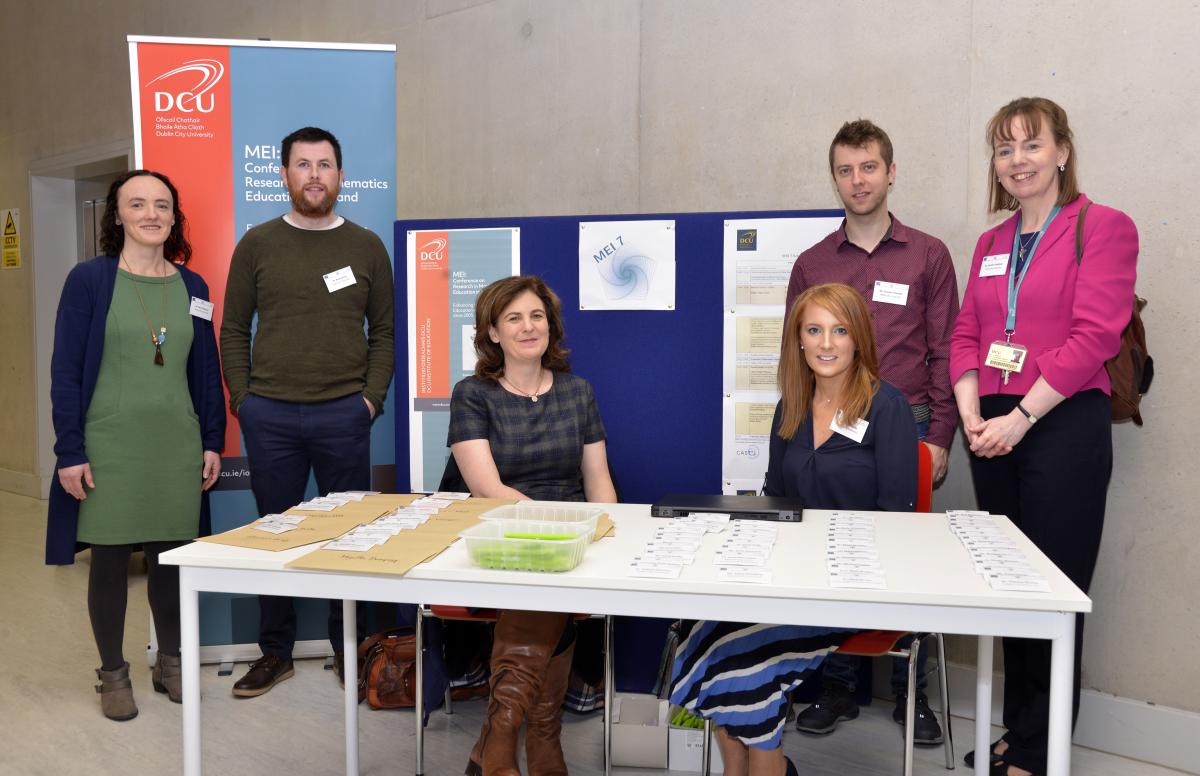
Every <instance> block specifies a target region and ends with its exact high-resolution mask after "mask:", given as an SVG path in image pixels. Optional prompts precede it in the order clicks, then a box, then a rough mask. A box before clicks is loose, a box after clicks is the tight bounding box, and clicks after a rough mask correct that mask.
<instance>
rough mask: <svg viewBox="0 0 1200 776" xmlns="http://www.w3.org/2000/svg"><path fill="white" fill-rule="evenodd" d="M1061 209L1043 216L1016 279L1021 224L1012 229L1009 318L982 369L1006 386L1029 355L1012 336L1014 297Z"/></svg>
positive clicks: (1015, 309)
mask: <svg viewBox="0 0 1200 776" xmlns="http://www.w3.org/2000/svg"><path fill="white" fill-rule="evenodd" d="M1060 210H1062V208H1060V207H1057V206H1055V208H1054V209H1053V210H1051V211H1050V215H1049V216H1047V217H1046V223H1044V224H1042V228H1041V231H1039V232H1038V234H1037V237H1035V238H1034V240H1033V245H1031V246H1029V258H1027V259H1026V260H1025V263H1024V266H1022V267H1021V274H1020V277H1018V276H1017V262H1018V258H1019V256H1018V254H1019V251H1020V249H1021V225H1020V223H1019V222H1018V223H1017V224H1016V225H1015V227H1014V229H1013V247H1012V253H1011V255H1010V256H1009V261H1008V316H1007V318H1006V319H1005V322H1004V341H1003V342H1001V341H999V340H997V341H995V342H993V343H992V345H991V347H989V348H988V353H987V358H986V359H985V360H984V362H983V363H984V365H985V366H990V367H992V368H993V369H999V370H1000V371H1001V373H1002V374H1003V377H1004V384H1005V385H1008V376H1009V375H1011V374H1012V373H1013V372H1016V373H1018V374H1020V372H1021V370H1022V369H1024V368H1025V360H1026V358H1025V357H1026V356H1027V355H1029V348H1027V347H1025V346H1024V345H1020V344H1018V343H1015V342H1013V339H1012V338H1013V335H1014V334H1016V333H1017V295H1018V294H1019V293H1020V292H1021V284H1022V283H1024V282H1025V273H1027V272H1029V266H1030V265H1031V264H1033V257H1034V254H1035V253H1036V252H1037V248H1038V243H1040V242H1041V241H1042V236H1043V235H1045V234H1046V229H1048V228H1049V227H1050V223H1051V222H1052V221H1054V217H1055V216H1057V215H1058V211H1060Z"/></svg>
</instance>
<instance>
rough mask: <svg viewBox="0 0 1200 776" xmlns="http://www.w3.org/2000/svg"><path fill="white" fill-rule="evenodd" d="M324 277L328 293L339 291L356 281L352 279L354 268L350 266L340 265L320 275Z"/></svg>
mask: <svg viewBox="0 0 1200 776" xmlns="http://www.w3.org/2000/svg"><path fill="white" fill-rule="evenodd" d="M321 277H323V278H324V279H325V287H326V288H328V289H329V293H331V294H332V293H333V292H334V291H339V290H341V289H343V288H345V287H346V286H352V285H354V284H355V283H357V282H358V281H357V280H355V279H354V270H352V269H350V267H342V268H341V269H337V270H334V271H333V272H330V273H328V274H326V275H322V276H321Z"/></svg>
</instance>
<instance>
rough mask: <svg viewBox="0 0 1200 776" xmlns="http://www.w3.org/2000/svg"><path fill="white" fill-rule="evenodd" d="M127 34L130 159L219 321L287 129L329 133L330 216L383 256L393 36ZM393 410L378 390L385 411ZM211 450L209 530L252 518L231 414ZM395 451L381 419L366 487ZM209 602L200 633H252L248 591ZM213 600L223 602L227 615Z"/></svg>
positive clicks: (278, 206) (277, 194)
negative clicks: (153, 186) (146, 180)
mask: <svg viewBox="0 0 1200 776" xmlns="http://www.w3.org/2000/svg"><path fill="white" fill-rule="evenodd" d="M128 41H129V71H130V88H131V90H132V96H133V131H134V150H135V164H136V165H137V166H138V167H143V168H147V169H152V170H157V171H159V172H163V173H166V174H167V175H168V176H169V177H170V178H171V180H172V181H173V182H174V183H175V185H176V187H177V188H178V189H179V199H180V204H181V205H182V208H183V212H184V215H186V216H187V219H188V224H189V228H188V237H189V239H190V241H191V244H192V249H193V255H192V260H191V262H190V263H189V265H188V266H189V267H190V268H192V269H194V270H196V271H197V272H199V273H200V274H201V275H202V276H203V277H204V279H205V280H206V281H207V282H208V286H209V289H210V291H211V294H212V301H213V303H214V305H215V310H214V313H213V323H214V325H216V326H217V327H218V330H219V327H220V321H221V315H222V312H223V309H222V308H223V302H224V298H225V278H226V275H227V274H228V270H229V259H230V256H231V255H232V253H233V248H234V245H236V244H237V241H238V240H239V239H240V238H241V236H242V235H243V234H245V233H246V230H247V229H249V228H250V227H252V226H255V225H257V224H261V223H263V222H264V221H269V220H270V219H273V218H278V217H280V216H282V215H283V214H284V213H287V212H288V211H289V210H290V209H291V203H290V201H289V199H288V191H287V186H286V185H285V184H284V181H283V177H282V175H281V172H280V163H281V161H282V160H281V158H280V149H279V146H280V141H281V140H282V139H283V137H284V136H285V135H287V134H288V133H289V132H291V131H293V130H295V129H299V128H300V127H305V126H317V127H321V128H323V129H327V130H329V131H330V132H332V133H333V134H334V135H335V136H336V137H337V138H338V140H339V141H340V142H341V146H342V157H343V160H342V167H343V170H344V172H345V182H344V183H343V184H342V190H341V194H340V195H339V196H338V203H337V209H336V212H337V213H338V214H339V215H342V216H345V217H346V218H347V219H349V220H351V221H354V222H355V223H357V224H360V225H361V226H364V227H366V228H368V229H370V230H372V231H373V232H375V233H376V234H377V235H379V236H380V238H381V239H382V240H383V242H384V245H386V246H388V247H389V253H390V252H391V246H392V243H393V241H392V239H391V237H390V235H391V234H392V224H393V221H394V219H395V214H396V192H395V185H396V181H395V178H396V76H395V58H396V57H395V52H396V47H395V46H390V45H388V46H383V45H353V44H339V43H294V42H282V41H252V40H217V39H200V38H157V37H143V36H136V35H132V36H129V38H128ZM392 259H393V265H394V263H395V256H394V255H393V256H392ZM296 366H297V369H303V368H304V365H303V364H297V365H296ZM392 411H393V399H392V393H391V392H390V391H389V393H388V398H387V402H386V404H385V413H390V412H392ZM222 460H223V463H222V472H221V480H220V482H219V483H218V485H217V491H218V492H216V493H213V498H212V513H213V531H214V532H219V531H225V530H228V529H230V528H233V527H236V526H238V525H242V524H244V523H247V522H249V521H250V520H252V519H254V518H255V517H257V515H256V512H255V508H254V499H253V498H252V496H251V494H250V491H249V487H250V485H249V475H250V472H249V467H247V466H246V459H245V457H244V452H243V446H242V440H241V433H240V429H239V427H238V424H237V419H236V418H234V417H232V416H230V417H229V425H228V431H227V433H226V439H225V452H224V455H223V459H222ZM395 461H396V455H395V428H394V425H393V424H392V423H390V422H383V423H376V424H374V427H373V430H372V434H371V463H372V466H373V474H374V476H373V480H374V481H375V487H376V488H377V489H380V490H390V489H391V487H392V484H393V483H394V481H395ZM313 487H314V486H313V485H312V484H311V483H310V490H312V489H313ZM220 600H221V601H222V604H221V605H220V606H218V605H216V601H212V602H210V603H213V604H214V605H213V606H209V607H208V608H207V609H206V610H205V611H204V612H202V628H203V632H202V634H201V638H202V643H204V644H206V645H221V644H223V645H228V644H237V643H245V644H253V643H254V642H256V641H257V638H258V636H257V604H256V603H255V601H254V599H253V598H250V599H248V600H241V599H236V598H235V599H231V600H230V599H220ZM316 603H317V604H319V605H318V606H316V607H315V608H314V612H320V614H319V616H317V617H315V618H312V617H310V618H304V619H308V620H314V619H315V620H316V622H315V623H313V624H314V626H315V627H313V628H312V629H311V630H309V628H306V627H305V624H304V619H302V622H301V633H300V638H301V639H307V638H314V639H322V638H323V637H324V629H325V622H324V621H325V616H324V613H323V612H324V606H325V604H324V602H323V601H322V602H316ZM221 606H225V607H227V608H231V609H232V611H231V612H229V615H230V616H226V614H225V613H223V612H222V611H220V607H221ZM241 608H245V609H246V611H245V612H244V613H242V612H239V611H238V610H239V609H241ZM214 609H216V610H215V611H214ZM247 618H249V620H247ZM306 631H307V632H306ZM327 646H328V645H327V644H325V647H327ZM300 652H301V648H300V644H297V653H300ZM253 654H254V655H257V648H255V649H254V650H253Z"/></svg>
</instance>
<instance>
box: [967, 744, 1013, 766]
mask: <svg viewBox="0 0 1200 776" xmlns="http://www.w3.org/2000/svg"><path fill="white" fill-rule="evenodd" d="M1003 740H1004V739H1003V738H997V739H996V740H995V741H993V742H992V745H991V746H989V747H988V754H989V755H991V756H990V757H989V758H988V765H995V764H996V763H999V762H1003V761H1004V755H1001V754H996V746H997V745H998V744H999V743H1000V742H1001V741H1003ZM963 762H964V763H966V766H967V767H968V768H974V767H975V750H974V749H972V750H971V751H969V752H967V753H966V754H965V755H963Z"/></svg>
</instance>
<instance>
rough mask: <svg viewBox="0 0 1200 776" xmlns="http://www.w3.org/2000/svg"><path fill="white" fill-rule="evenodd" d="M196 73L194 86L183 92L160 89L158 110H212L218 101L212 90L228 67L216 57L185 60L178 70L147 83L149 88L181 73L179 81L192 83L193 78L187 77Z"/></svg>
mask: <svg viewBox="0 0 1200 776" xmlns="http://www.w3.org/2000/svg"><path fill="white" fill-rule="evenodd" d="M187 75H191V76H196V77H199V79H200V80H199V81H196V82H195V83H194V85H192V86H191V87H190V88H184V89H181V90H179V91H156V92H155V93H154V110H156V111H159V112H166V111H171V110H177V111H179V112H180V113H212V112H213V108H214V107H215V104H216V99H215V95H213V94H211V93H210V92H211V90H212V88H213V87H214V86H216V85H217V82H218V81H220V80H221V78H222V77H223V76H224V75H225V66H224V65H222V64H221V63H220V62H218V61H217V60H215V59H193V60H191V61H189V62H184V63H183V64H182V65H180V66H179V67H177V68H175V69H174V70H168V71H167V72H165V73H163V74H162V75H160V76H158V77H157V78H155V79H153V80H151V81H150V82H149V83H147V84H146V86H147V87H149V86H151V85H153V84H156V83H158V82H159V81H165V80H168V79H174V78H175V76H181V78H180V79H178V80H179V81H182V82H184V83H185V84H186V83H190V82H191V79H190V78H188V79H184V78H182V77H183V76H187Z"/></svg>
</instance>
